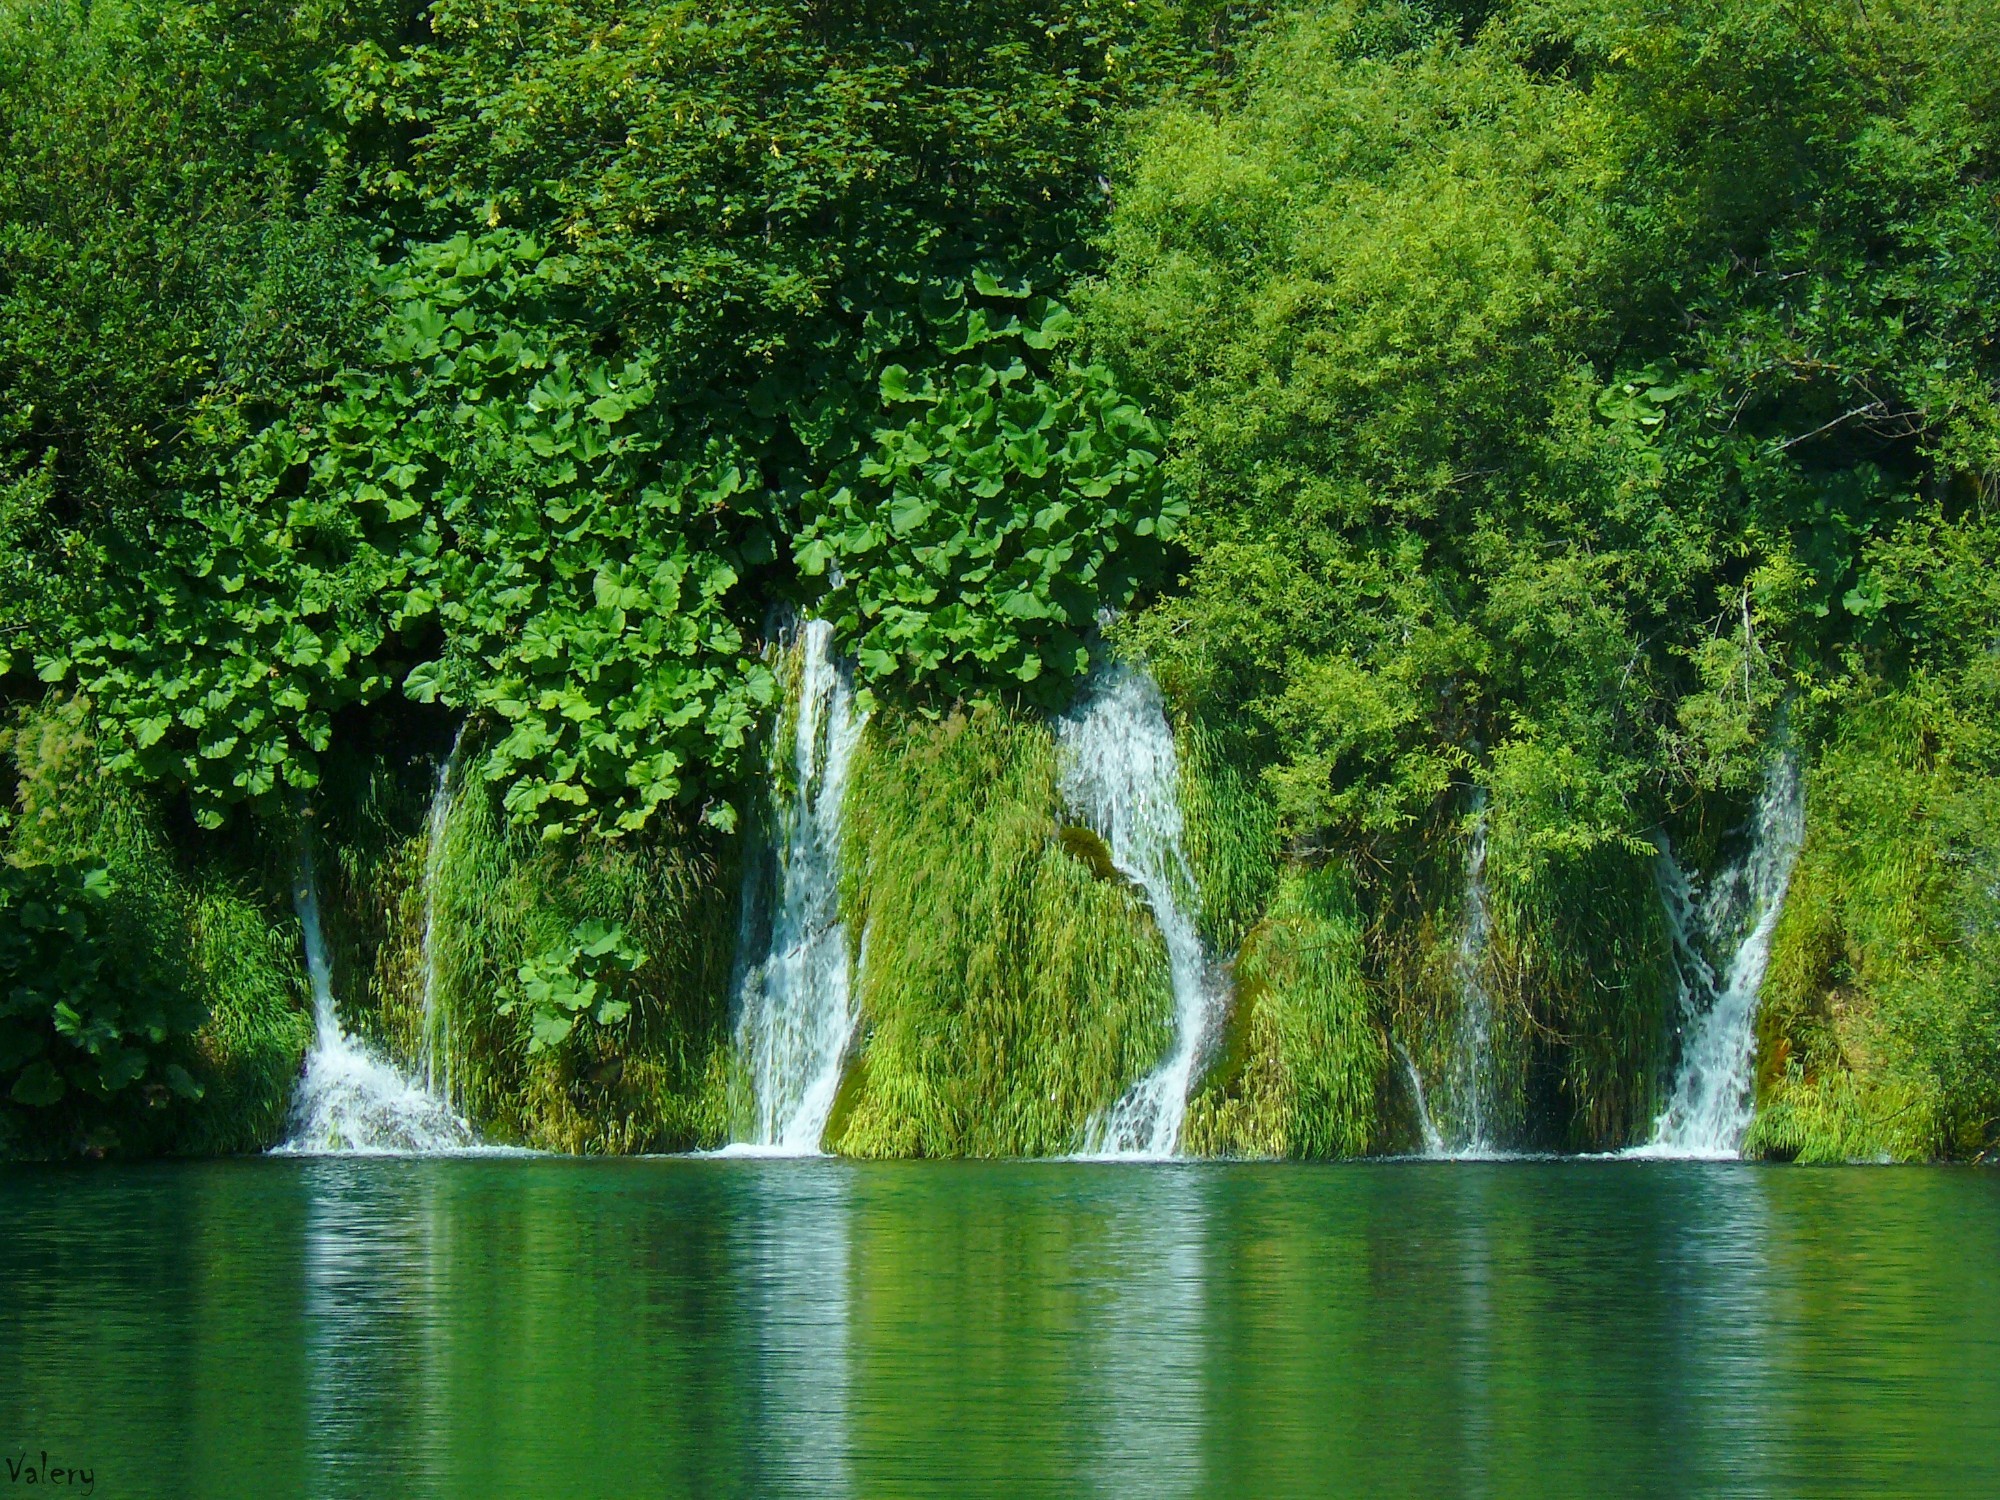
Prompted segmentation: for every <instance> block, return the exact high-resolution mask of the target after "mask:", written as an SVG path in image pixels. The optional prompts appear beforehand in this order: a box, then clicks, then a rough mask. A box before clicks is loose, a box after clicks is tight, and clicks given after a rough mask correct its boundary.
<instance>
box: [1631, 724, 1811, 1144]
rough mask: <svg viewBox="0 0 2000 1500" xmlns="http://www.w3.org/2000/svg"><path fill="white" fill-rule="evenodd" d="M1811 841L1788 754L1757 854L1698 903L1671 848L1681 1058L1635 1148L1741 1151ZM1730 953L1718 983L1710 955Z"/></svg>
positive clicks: (1665, 883) (1668, 899) (1753, 845)
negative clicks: (1764, 1028) (1772, 983)
mask: <svg viewBox="0 0 2000 1500" xmlns="http://www.w3.org/2000/svg"><path fill="white" fill-rule="evenodd" d="M1804 842H1805V791H1804V785H1803V783H1802V782H1801V780H1800V777H1799V767H1798V761H1797V760H1796V758H1795V757H1794V756H1793V755H1792V753H1791V752H1790V751H1789V750H1787V751H1782V752H1780V753H1779V754H1778V755H1777V757H1776V758H1775V759H1773V760H1772V762H1771V765H1770V768H1769V769H1768V770H1767V771H1766V772H1765V774H1764V786H1763V790H1762V791H1761V792H1759V794H1758V797H1757V804H1756V808H1755V811H1754V813H1753V814H1752V818H1751V841H1750V848H1749V851H1748V853H1746V854H1745V855H1744V857H1743V859H1742V860H1741V861H1739V862H1738V863H1736V864H1733V865H1731V866H1729V867H1728V868H1727V869H1725V870H1724V871H1723V872H1722V873H1721V874H1720V875H1718V876H1717V877H1716V878H1715V880H1714V881H1713V882H1712V883H1711V884H1710V886H1709V888H1708V890H1707V892H1706V893H1705V894H1704V895H1702V896H1701V897H1700V898H1699V899H1697V896H1696V893H1695V891H1694V890H1693V889H1692V888H1691V887H1690V885H1689V882H1688V879H1687V877H1686V875H1685V874H1683V873H1682V871H1681V869H1680V866H1679V865H1678V864H1676V863H1675V861H1674V858H1673V855H1672V854H1671V853H1670V852H1669V851H1668V850H1667V849H1666V847H1665V845H1664V843H1663V844H1662V847H1661V851H1660V887H1661V896H1662V899H1663V901H1664V902H1665V904H1666V910H1667V923H1668V927H1669V930H1670V931H1671V933H1672V935H1673V943H1674V966H1675V971H1676V977H1677V979H1678V983H1679V988H1680V1008H1681V1036H1682V1042H1681V1057H1680V1066H1679V1069H1678V1071H1677V1072H1676V1074H1675V1078H1674V1087H1673V1094H1672V1096H1671V1097H1670V1098H1669V1100H1668V1102H1667V1107H1666V1108H1665V1109H1664V1110H1662V1111H1661V1112H1660V1115H1659V1118H1658V1119H1657V1120H1655V1121H1654V1123H1653V1139H1652V1140H1651V1141H1650V1142H1648V1143H1647V1144H1646V1145H1644V1146H1641V1147H1638V1148H1637V1150H1636V1153H1635V1154H1639V1155H1647V1156H1694V1157H1733V1156H1735V1155H1737V1154H1738V1153H1739V1152H1740V1151H1741V1150H1742V1146H1743V1137H1744V1134H1745V1132H1747V1131H1748V1130H1749V1128H1750V1114H1751V1108H1752V1103H1753V1101H1752V1097H1751V1064H1752V1062H1753V1060H1754V1059H1755V1056H1756V1051H1757V1032H1756V1020H1757V992H1758V990H1759V989H1760V988H1761V987H1762V986H1763V983H1764V967H1765V965H1766V964H1767V963H1768V962H1769V960H1770V956H1771V934H1772V933H1773V932H1774V931H1775V930H1776V929H1777V925H1778V916H1779V913H1780V912H1781V911H1782V910H1783V908H1784V901H1785V888H1786V886H1788V885H1789V884H1790V883H1791V878H1792V865H1793V863H1794V862H1795V861H1796V860H1797V859H1798V855H1799V846H1800V845H1801V844H1803V843H1804ZM1732 945H1733V946H1732ZM1724 951H1728V952H1729V955H1730V956H1729V962H1728V965H1727V967H1726V968H1725V969H1724V971H1723V973H1722V976H1721V978H1720V979H1718V978H1717V975H1716V970H1715V965H1714V963H1713V962H1712V961H1711V955H1719V954H1721V953H1722V952H1724Z"/></svg>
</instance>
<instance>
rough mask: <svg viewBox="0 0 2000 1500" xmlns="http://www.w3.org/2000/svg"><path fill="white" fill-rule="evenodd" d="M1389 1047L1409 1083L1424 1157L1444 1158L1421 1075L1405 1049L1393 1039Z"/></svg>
mask: <svg viewBox="0 0 2000 1500" xmlns="http://www.w3.org/2000/svg"><path fill="white" fill-rule="evenodd" d="M1391 1045H1392V1046H1394V1047H1395V1049H1396V1056H1397V1057H1398V1058H1400V1059H1401V1060H1402V1064H1403V1076H1404V1077H1405V1078H1407V1079H1408V1080H1409V1083H1410V1099H1411V1101H1412V1102H1413V1103H1414V1104H1415V1105H1416V1108H1417V1128H1418V1129H1419V1130H1420V1131H1422V1132H1423V1137H1424V1155H1426V1156H1444V1155H1446V1154H1447V1152H1446V1151H1445V1148H1444V1136H1443V1134H1442V1133H1441V1132H1440V1131H1439V1130H1438V1128H1437V1123H1436V1122H1435V1121H1434V1120H1432V1119H1431V1106H1430V1101H1429V1100H1428V1099H1426V1098H1425V1097H1424V1078H1423V1075H1422V1074H1421V1073H1419V1072H1418V1071H1417V1065H1416V1064H1415V1063H1414V1062H1412V1061H1411V1060H1410V1053H1409V1049H1408V1048H1407V1047H1405V1046H1404V1045H1403V1044H1402V1043H1401V1042H1398V1041H1394V1040H1393V1039H1392V1040H1391Z"/></svg>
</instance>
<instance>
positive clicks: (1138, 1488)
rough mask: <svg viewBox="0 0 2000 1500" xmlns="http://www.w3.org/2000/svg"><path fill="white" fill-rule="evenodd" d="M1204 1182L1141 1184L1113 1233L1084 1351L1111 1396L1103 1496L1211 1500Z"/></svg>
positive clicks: (1102, 1452) (1099, 1484)
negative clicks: (1203, 1490) (1204, 1447)
mask: <svg viewBox="0 0 2000 1500" xmlns="http://www.w3.org/2000/svg"><path fill="white" fill-rule="evenodd" d="M1114 1170H1115V1169H1114ZM1203 1177H1204V1174H1203V1172H1202V1171H1201V1169H1200V1168H1198V1167H1197V1168H1192V1169H1190V1168H1188V1167H1162V1168H1161V1169H1160V1170H1158V1171H1153V1172H1147V1173H1144V1174H1141V1175H1140V1176H1139V1177H1138V1178H1137V1179H1136V1180H1135V1181H1132V1182H1131V1183H1129V1184H1127V1185H1126V1190H1125V1191H1124V1192H1121V1193H1120V1194H1119V1195H1118V1199H1117V1207H1116V1209H1115V1210H1114V1211H1113V1212H1112V1213H1111V1215H1110V1216H1109V1217H1108V1219H1107V1221H1106V1223H1105V1225H1104V1238H1103V1247H1104V1256H1103V1261H1104V1265H1103V1274H1102V1275H1101V1277H1100V1280H1099V1301H1098V1306H1097V1308H1096V1311H1095V1314H1094V1316H1092V1317H1091V1319H1090V1320H1089V1322H1088V1323H1087V1324H1086V1325H1085V1330H1084V1338H1085V1341H1086V1343H1085V1348H1084V1350H1083V1351H1082V1354H1083V1357H1084V1359H1086V1360H1088V1361H1089V1362H1090V1364H1091V1367H1092V1373H1093V1377H1094V1382H1095V1384H1096V1387H1097V1390H1098V1392H1099V1393H1100V1401H1099V1405H1098V1409H1097V1412H1096V1413H1095V1415H1096V1418H1097V1420H1096V1423H1095V1430H1094V1432H1093V1433H1092V1436H1093V1438H1094V1439H1095V1449H1096V1451H1095V1453H1094V1454H1093V1459H1094V1461H1093V1462H1092V1463H1091V1464H1090V1465H1089V1470H1088V1472H1089V1474H1090V1478H1091V1485H1090V1488H1091V1489H1092V1491H1093V1492H1094V1493H1097V1494H1105V1495H1158V1496H1162V1497H1165V1496H1175V1495H1192V1494H1195V1493H1197V1491H1198V1489H1199V1486H1200V1480H1201V1428H1202V1412H1203V1406H1202V1376H1203V1361H1202V1354H1203V1351H1204V1347H1205V1337H1204V1336H1205V1333H1206V1327H1205V1311H1206V1310H1205V1308H1204V1305H1203V1293H1204V1291H1205V1290H1206V1282H1205V1277H1206V1271H1207V1266H1206V1263H1205V1259H1204V1249H1205V1241H1206V1237H1207V1236H1206V1230H1207V1223H1208V1218H1207V1212H1206V1205H1205V1204H1204V1203H1203V1201H1202V1186H1203ZM1114 1180H1115V1179H1114Z"/></svg>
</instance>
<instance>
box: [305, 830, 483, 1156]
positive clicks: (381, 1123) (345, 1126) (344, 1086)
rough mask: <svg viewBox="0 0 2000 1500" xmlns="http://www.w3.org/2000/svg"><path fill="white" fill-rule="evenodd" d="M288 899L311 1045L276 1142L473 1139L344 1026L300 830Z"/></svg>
mask: <svg viewBox="0 0 2000 1500" xmlns="http://www.w3.org/2000/svg"><path fill="white" fill-rule="evenodd" d="M292 906H293V908H294V909H295V910H296V911H297V912H298V915H299V926H300V927H301V928H302V929H303V930H304V933H305V948H306V977H307V979H308V980H309V981H310V982H311V985H312V1002H313V1030H314V1037H313V1046H312V1051H311V1052H309V1053H308V1054H307V1055H306V1070H305V1077H304V1078H303V1079H301V1080H300V1083H299V1092H298V1097H297V1098H296V1099H295V1100H293V1102H292V1132H291V1135H290V1136H289V1137H288V1138H287V1139H286V1141H285V1143H284V1144H283V1145H282V1146H280V1147H279V1148H278V1149H279V1150H280V1151H282V1152H287V1153H299V1154H307V1155H315V1154H319V1153H322V1152H332V1151H361V1152H394V1151H411V1152H438V1151H454V1150H462V1149H464V1148H466V1147H469V1146H472V1145H473V1144H474V1141H473V1137H472V1131H471V1128H470V1127H469V1126H467V1125H466V1123H465V1122H464V1121H463V1120H460V1119H458V1118H457V1117H456V1116H455V1115H453V1114H452V1112H451V1110H450V1109H449V1108H448V1107H447V1106H446V1105H445V1104H444V1103H443V1101H441V1100H439V1099H438V1098H436V1097H435V1096H434V1095H431V1094H429V1093H426V1092H425V1091H424V1089H423V1088H422V1087H421V1086H419V1085H418V1084H415V1083H412V1082H411V1081H410V1080H409V1079H407V1078H405V1077H404V1076H403V1075H402V1074H401V1073H399V1072H397V1071H396V1069H395V1068H394V1067H392V1066H391V1065H390V1064H389V1063H387V1062H385V1061H383V1060H382V1059H381V1058H378V1057H376V1056H375V1055H374V1054H373V1053H372V1052H370V1051H369V1050H368V1049H367V1048H366V1047H364V1046H362V1045H361V1043H359V1042H358V1041H356V1040H355V1039H353V1038H352V1037H350V1036H348V1035H347V1034H346V1033H345V1032H344V1031H342V1030H341V1026H340V1013H339V1010H338V1008H337V1007H336V1005H335V1004H334V998H333V963H332V960H331V958H330V956H329V955H328V953H327V948H326V932H325V929H324V928H323V927H322V926H321V923H320V909H319V882H318V879H317V877H316V876H315V874H314V871H313V858H312V844H311V839H310V835H309V834H302V835H301V838H300V843H299V860H298V870H297V874H296V877H295V878H294V880H293V882H292Z"/></svg>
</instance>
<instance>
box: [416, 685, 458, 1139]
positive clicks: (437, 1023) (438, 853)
mask: <svg viewBox="0 0 2000 1500" xmlns="http://www.w3.org/2000/svg"><path fill="white" fill-rule="evenodd" d="M464 745H465V725H464V724H462V723H461V724H460V725H459V726H458V733H457V734H456V735H454V736H453V737H452V741H451V753H450V754H449V755H447V756H445V758H444V761H443V763H442V764H440V765H439V766H438V774H437V786H436V788H435V789H434V790H433V791H432V792H431V809H430V813H429V814H428V815H427V816H426V817H425V819H424V932H423V942H422V947H421V949H420V952H421V955H422V958H423V970H424V1000H423V1011H422V1019H421V1026H422V1034H421V1036H420V1037H419V1038H418V1042H419V1049H420V1050H419V1061H420V1062H421V1063H422V1064H423V1072H424V1087H425V1088H426V1089H428V1090H429V1091H430V1092H431V1093H433V1094H435V1095H437V1096H438V1097H439V1098H440V1099H443V1100H444V1101H445V1102H446V1103H447V1104H450V1105H452V1106H453V1107H454V1108H456V1107H457V1104H458V1092H457V1089H456V1087H455V1086H454V1085H455V1084H456V1080H455V1079H454V1078H453V1077H452V1067H451V1061H452V1051H451V1034H450V1033H451V1022H450V1019H449V1018H448V1017H447V1016H445V1015H444V1014H443V1013H442V1012H441V1011H440V1010H439V1009H438V954H437V893H438V879H439V875H440V874H441V872H442V870H443V866H444V841H445V835H446V834H447V833H448V832H450V830H451V810H452V805H453V803H454V802H455V801H456V800H457V795H458V759H459V752H460V750H462V749H463V748H464Z"/></svg>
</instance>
